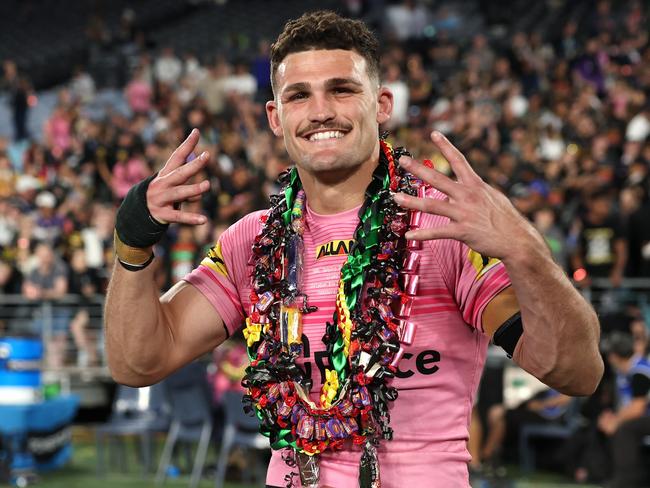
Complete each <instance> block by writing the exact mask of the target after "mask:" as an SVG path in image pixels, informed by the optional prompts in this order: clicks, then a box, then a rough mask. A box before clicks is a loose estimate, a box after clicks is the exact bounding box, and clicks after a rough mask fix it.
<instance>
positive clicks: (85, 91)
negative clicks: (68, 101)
mask: <svg viewBox="0 0 650 488" xmlns="http://www.w3.org/2000/svg"><path fill="white" fill-rule="evenodd" d="M95 91H96V90H95V80H93V77H92V76H90V74H89V73H88V72H87V71H86V70H85V69H84V68H83V67H82V66H77V67H76V68H75V70H74V75H73V76H72V81H71V82H70V93H71V95H72V98H73V99H74V100H75V101H76V102H78V103H81V104H82V105H86V104H89V103H92V101H93V100H94V99H95Z"/></svg>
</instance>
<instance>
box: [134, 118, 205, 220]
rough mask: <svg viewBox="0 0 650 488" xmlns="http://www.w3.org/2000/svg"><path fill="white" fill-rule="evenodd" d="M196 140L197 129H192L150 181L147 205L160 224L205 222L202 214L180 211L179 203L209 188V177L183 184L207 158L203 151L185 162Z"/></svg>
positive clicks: (196, 171)
mask: <svg viewBox="0 0 650 488" xmlns="http://www.w3.org/2000/svg"><path fill="white" fill-rule="evenodd" d="M198 142H199V131H198V130H197V129H193V130H192V132H190V135H189V136H188V137H187V139H185V140H184V141H183V142H182V143H181V145H180V146H178V147H177V148H176V150H175V151H174V152H173V153H172V155H171V156H170V157H169V159H168V160H167V162H166V163H165V166H163V168H162V169H161V170H160V172H159V173H158V175H157V176H156V178H154V179H153V180H152V181H151V183H150V184H149V188H148V189H147V207H148V208H149V213H150V214H151V216H152V217H153V218H154V219H156V220H157V221H158V222H160V223H162V224H166V223H171V222H178V223H181V224H190V225H198V224H205V223H206V222H207V218H206V217H205V215H201V214H197V213H191V212H186V211H183V210H182V209H181V208H180V205H178V204H180V203H181V202H184V201H185V200H194V199H196V198H200V196H201V195H202V194H203V193H205V192H206V191H208V190H209V188H210V182H209V181H208V180H203V181H201V182H199V183H193V184H191V185H186V184H185V183H187V181H188V180H189V179H190V178H192V177H193V176H194V175H196V174H197V173H198V172H199V171H201V169H203V167H204V166H205V164H206V163H207V162H208V161H209V159H210V155H209V154H208V152H207V151H204V152H203V153H201V155H200V156H199V157H197V158H195V159H193V160H192V161H190V162H189V163H186V164H185V161H186V159H187V157H188V156H189V155H190V154H192V151H193V150H194V148H195V147H196V145H197V143H198ZM175 204H176V205H175Z"/></svg>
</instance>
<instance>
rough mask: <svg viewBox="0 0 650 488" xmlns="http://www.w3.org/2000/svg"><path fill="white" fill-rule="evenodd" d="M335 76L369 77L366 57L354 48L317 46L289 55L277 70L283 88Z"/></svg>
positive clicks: (281, 88)
mask: <svg viewBox="0 0 650 488" xmlns="http://www.w3.org/2000/svg"><path fill="white" fill-rule="evenodd" d="M332 78H353V79H356V80H357V81H359V82H361V83H365V82H366V81H369V78H368V72H367V65H366V60H365V59H364V57H363V56H361V55H360V54H358V53H356V52H355V51H347V50H344V49H315V50H311V51H300V52H297V53H291V54H289V55H288V56H286V57H285V58H284V59H283V60H282V62H281V63H280V64H279V65H278V71H277V74H276V80H277V85H278V88H279V90H280V91H282V90H283V88H284V87H286V86H287V85H292V84H294V83H309V84H318V83H322V82H324V81H326V80H328V79H332Z"/></svg>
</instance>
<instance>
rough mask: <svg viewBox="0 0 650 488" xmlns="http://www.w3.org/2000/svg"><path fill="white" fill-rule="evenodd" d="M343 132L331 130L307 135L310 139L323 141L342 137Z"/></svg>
mask: <svg viewBox="0 0 650 488" xmlns="http://www.w3.org/2000/svg"><path fill="white" fill-rule="evenodd" d="M343 135H344V134H343V132H340V131H338V130H332V131H327V132H316V133H315V134H312V135H311V136H309V140H310V141H324V140H325V139H340V138H341V137H343Z"/></svg>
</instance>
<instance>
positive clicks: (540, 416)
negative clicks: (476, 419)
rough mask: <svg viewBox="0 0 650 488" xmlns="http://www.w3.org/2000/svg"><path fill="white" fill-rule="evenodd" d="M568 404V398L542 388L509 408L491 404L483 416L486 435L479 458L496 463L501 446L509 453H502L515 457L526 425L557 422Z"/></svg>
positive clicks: (560, 419) (501, 449)
mask: <svg viewBox="0 0 650 488" xmlns="http://www.w3.org/2000/svg"><path fill="white" fill-rule="evenodd" d="M571 401H572V398H571V397H570V396H567V395H563V394H561V393H559V392H557V391H555V390H552V389H545V390H542V391H541V392H539V393H538V394H536V395H534V396H533V398H531V399H530V400H527V401H525V402H523V403H522V404H521V405H519V406H517V407H515V408H513V409H506V408H505V407H504V406H503V405H500V404H496V405H493V406H492V407H491V408H490V410H489V412H488V415H487V419H488V429H489V430H488V432H489V433H488V436H487V438H486V440H485V443H484V445H483V450H482V452H481V459H482V460H485V461H491V462H493V463H494V462H497V463H498V462H499V459H498V456H501V455H503V454H504V453H503V449H504V446H507V447H508V448H509V449H510V450H511V452H509V453H506V454H507V457H508V458H509V459H512V456H516V455H517V452H516V451H517V448H518V446H519V434H520V432H521V429H522V428H523V427H524V426H525V425H526V424H553V423H558V422H561V421H562V420H563V418H564V415H565V414H566V412H567V409H568V407H569V403H570V402H571ZM518 454H521V453H518ZM502 459H503V458H502Z"/></svg>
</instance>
